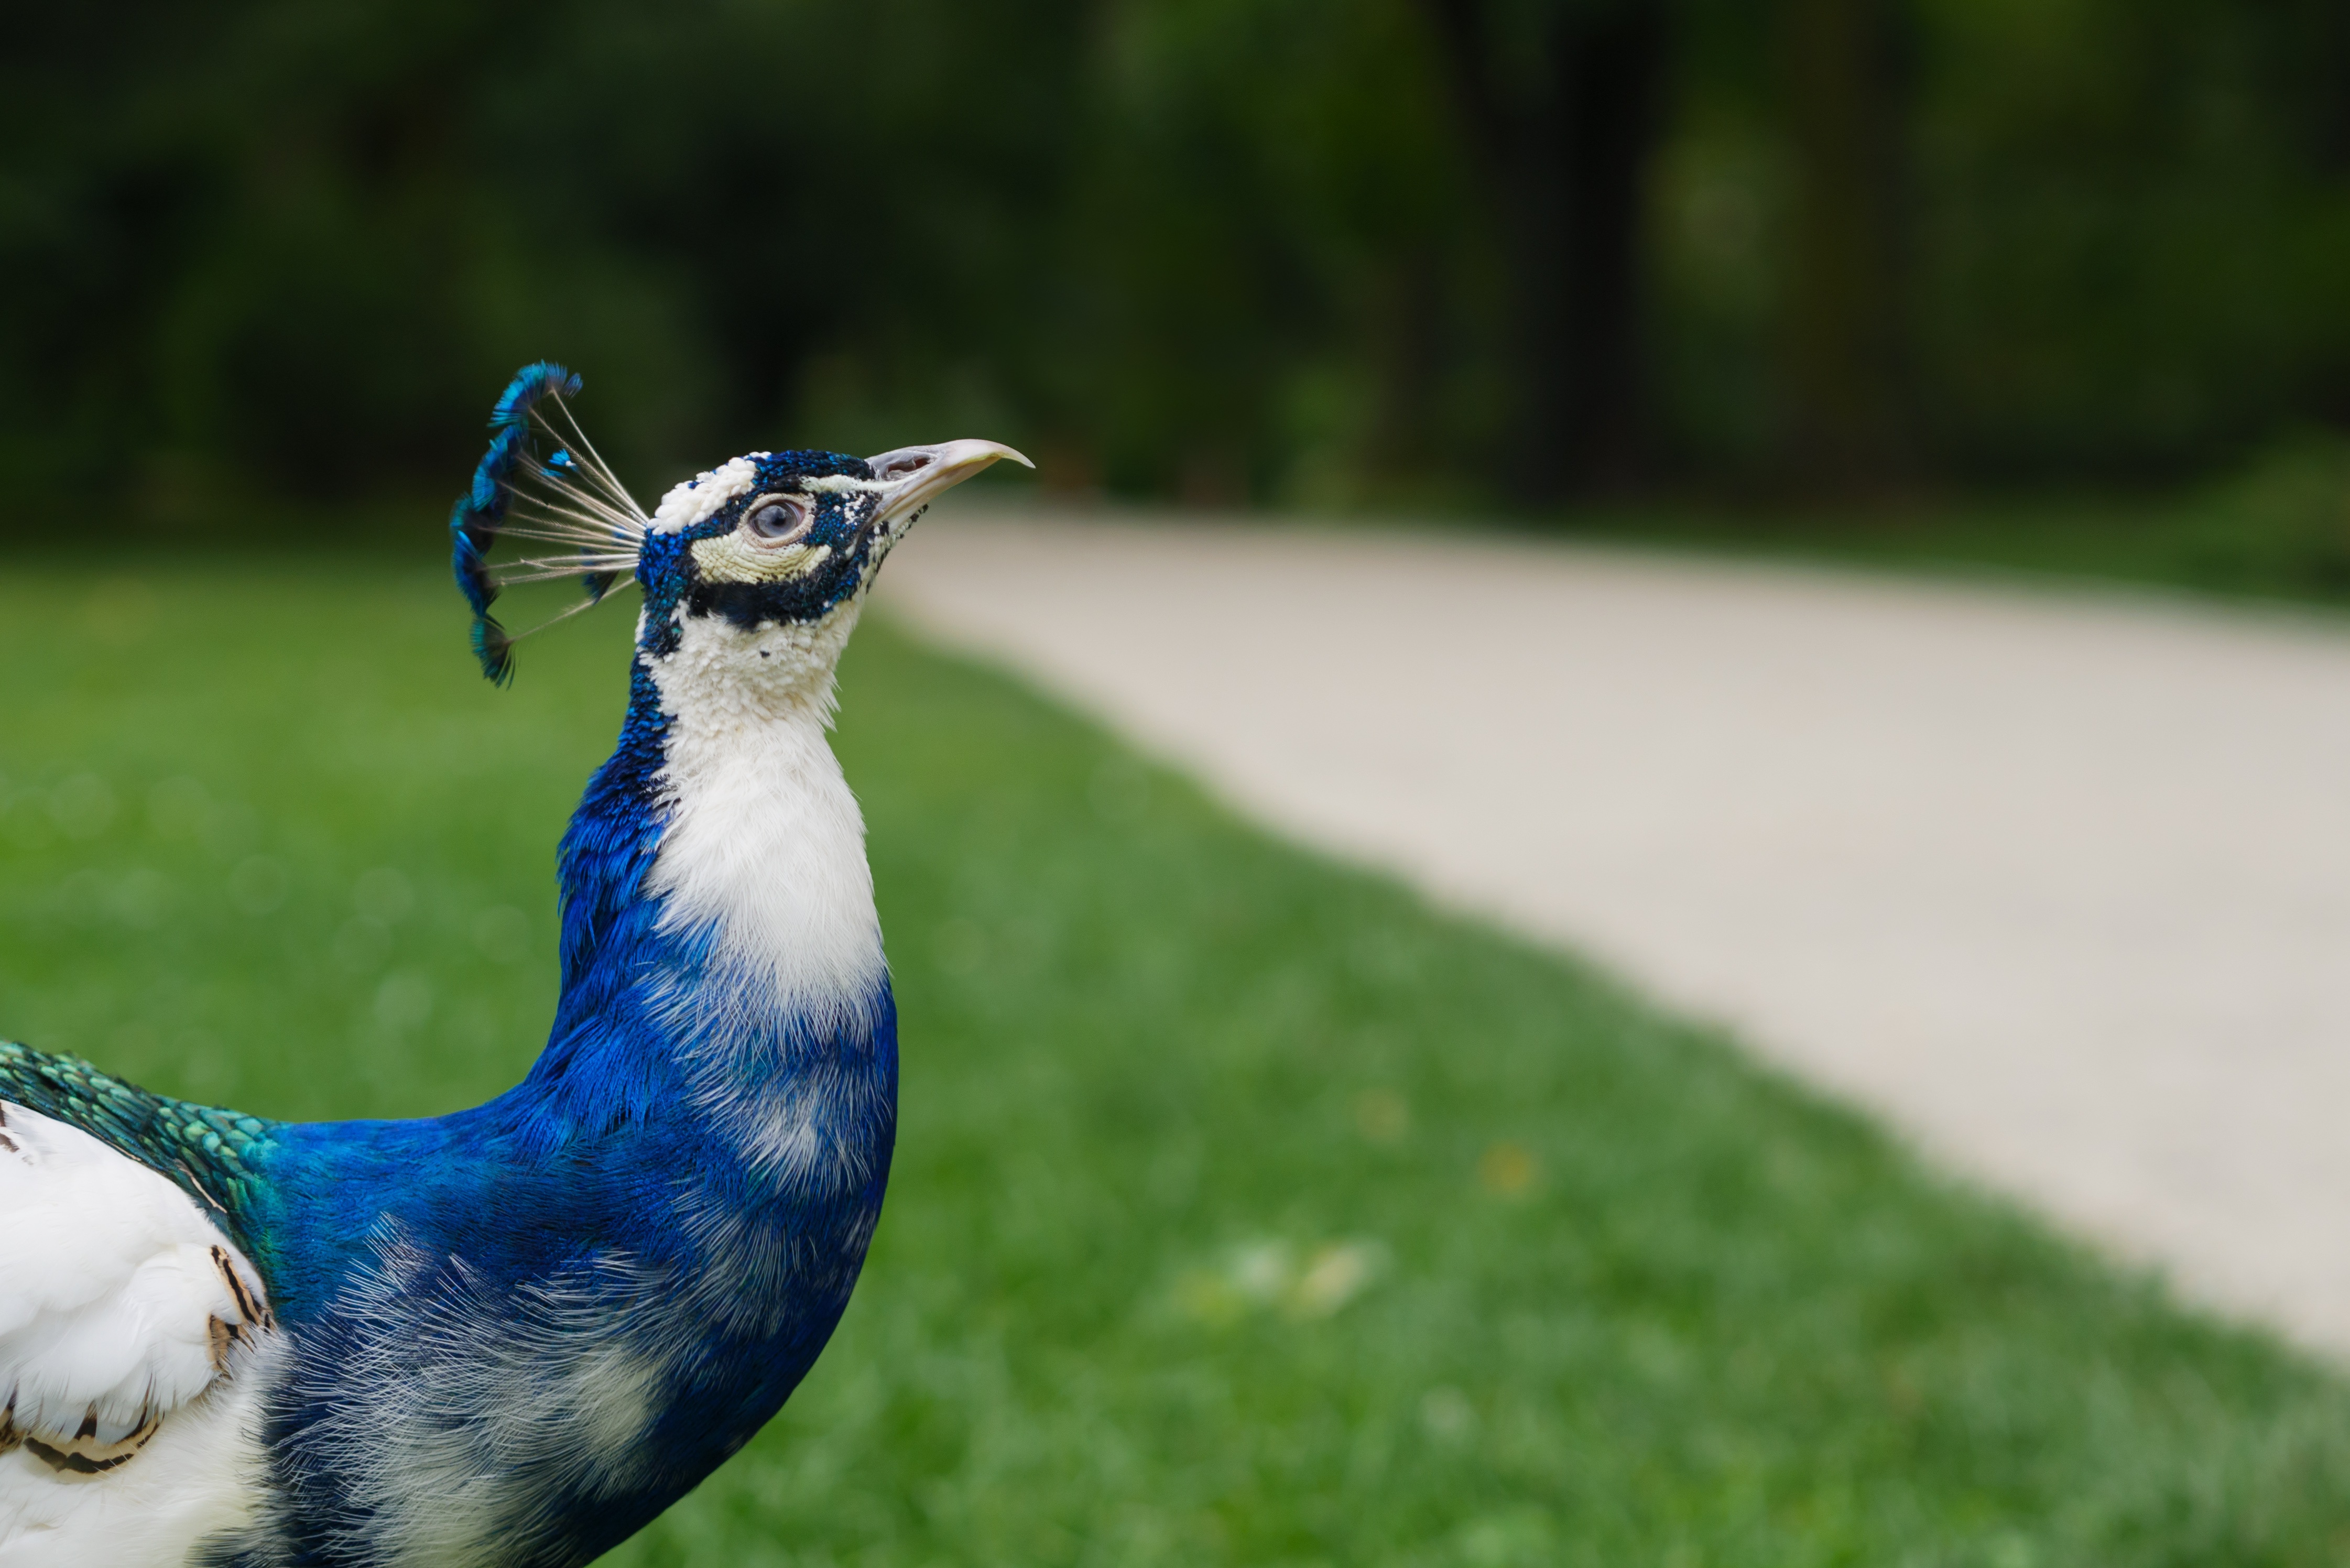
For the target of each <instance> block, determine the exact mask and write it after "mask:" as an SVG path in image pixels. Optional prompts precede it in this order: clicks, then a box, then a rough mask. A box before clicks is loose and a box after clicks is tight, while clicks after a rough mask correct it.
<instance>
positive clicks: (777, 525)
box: [751, 506, 795, 539]
mask: <svg viewBox="0 0 2350 1568" xmlns="http://www.w3.org/2000/svg"><path fill="white" fill-rule="evenodd" d="M794 521H795V520H794V518H793V516H792V509H791V508H790V507H788V506H762V507H760V508H759V509H758V510H757V511H756V512H754V513H752V514H751V531H752V532H753V533H754V534H760V535H765V536H766V537H767V538H770V539H773V538H775V537H777V536H778V535H785V534H788V533H790V532H791V531H792V528H793V525H794Z"/></svg>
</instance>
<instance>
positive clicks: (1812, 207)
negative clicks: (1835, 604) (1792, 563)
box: [1780, 0, 1915, 490]
mask: <svg viewBox="0 0 2350 1568" xmlns="http://www.w3.org/2000/svg"><path fill="white" fill-rule="evenodd" d="M1780 16H1781V20H1780V26H1781V29H1782V33H1783V44H1782V47H1783V50H1784V51H1785V57H1786V69H1787V87H1786V92H1787V104H1788V114H1787V119H1788V125H1789V130H1790V131H1791V133H1792V134H1791V137H1790V140H1791V141H1792V142H1793V144H1794V152H1795V165H1796V182H1795V200H1794V221H1793V223H1791V225H1790V242H1791V244H1790V250H1791V254H1790V256H1789V264H1788V286H1787V305H1786V316H1787V319H1786V333H1787V340H1788V353H1789V364H1788V389H1789V394H1790V400H1791V402H1792V403H1793V405H1794V452H1792V453H1791V456H1792V457H1793V458H1794V462H1795V463H1796V465H1797V467H1798V468H1799V470H1800V471H1801V472H1803V473H1804V474H1805V475H1807V476H1809V478H1810V480H1811V482H1812V483H1813V484H1814V486H1819V487H1825V488H1831V489H1835V490H1854V489H1860V490H1866V489H1870V488H1873V487H1876V486H1878V485H1882V484H1884V483H1887V482H1888V481H1891V480H1893V479H1895V478H1896V477H1897V476H1898V475H1899V474H1900V473H1901V472H1903V471H1904V470H1906V469H1907V468H1908V465H1909V463H1910V462H1911V460H1912V459H1913V458H1914V456H1915V453H1914V452H1913V450H1912V444H1911V429H1910V427H1911V418H1910V399H1909V392H1908V362H1907V359H1908V356H1907V353H1906V333H1907V327H1908V321H1907V318H1906V306H1907V300H1906V298H1905V290H1904V286H1903V271H1904V264H1905V261H1906V254H1905V253H1906V248H1907V247H1906V241H1907V235H1906V234H1905V228H1906V223H1905V220H1906V218H1907V216H1908V213H1907V200H1906V199H1907V195H1908V192H1907V177H1906V176H1907V169H1906V162H1907V130H1908V127H1907V114H1906V99H1907V97H1908V90H1907V89H1908V83H1907V81H1906V79H1905V78H1906V75H1907V72H1906V68H1905V63H1904V62H1903V60H1902V59H1901V58H1900V51H1899V49H1898V46H1897V42H1896V29H1897V27H1898V18H1897V16H1896V15H1895V12H1894V6H1893V4H1892V0H1780Z"/></svg>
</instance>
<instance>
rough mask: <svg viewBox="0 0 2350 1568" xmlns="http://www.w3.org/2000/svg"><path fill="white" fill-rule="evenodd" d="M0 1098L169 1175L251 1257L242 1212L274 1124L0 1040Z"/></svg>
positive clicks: (248, 1207) (254, 1190)
mask: <svg viewBox="0 0 2350 1568" xmlns="http://www.w3.org/2000/svg"><path fill="white" fill-rule="evenodd" d="M0 1100H5V1101H7V1102H9V1103H11V1104H13V1105H19V1106H24V1107H25V1108H26V1109H27V1110H30V1111H35V1112H37V1113H39V1114H40V1115H42V1116H47V1117H49V1118H50V1119H51V1120H53V1121H60V1122H64V1123H65V1124H66V1125H67V1126H68V1127H78V1128H80V1129H81V1130H82V1131H83V1132H86V1133H88V1134H89V1135H90V1136H91V1137H95V1138H97V1139H98V1140H99V1142H101V1143H103V1144H105V1145H107V1146H108V1147H110V1148H112V1149H114V1150H115V1151H116V1152H117V1153H119V1154H122V1155H124V1156H127V1157H128V1158H131V1159H135V1160H137V1161H138V1162H139V1163H140V1164H141V1165H143V1166H146V1167H147V1168H149V1169H151V1170H153V1171H154V1172H156V1173H157V1174H158V1175H160V1176H162V1177H164V1178H166V1179H169V1180H170V1181H171V1182H172V1184H173V1185H174V1186H176V1187H178V1188H179V1189H180V1190H181V1191H182V1192H184V1193H186V1194H187V1195H188V1196H189V1197H190V1198H192V1199H194V1200H195V1203H196V1206H197V1207H198V1208H199V1209H202V1210H203V1211H204V1212H205V1213H206V1214H207V1215H209V1216H210V1217H211V1218H212V1220H213V1222H214V1223H215V1224H217V1225H219V1226H220V1227H221V1228H222V1229H223V1230H224V1231H227V1232H228V1234H229V1236H230V1238H231V1239H232V1240H233V1241H235V1242H236V1244H237V1245H238V1246H239V1247H241V1248H243V1249H244V1252H245V1255H246V1256H248V1257H253V1256H255V1248H254V1245H253V1240H252V1238H251V1237H250V1236H248V1235H247V1234H246V1233H245V1227H244V1223H243V1221H244V1216H245V1215H246V1214H248V1213H250V1212H251V1211H252V1209H253V1201H254V1199H255V1198H256V1197H257V1196H258V1193H259V1187H260V1178H259V1176H258V1174H257V1173H256V1172H255V1170H254V1168H253V1166H252V1164H251V1161H252V1160H253V1158H254V1157H255V1156H256V1155H257V1154H258V1153H259V1152H260V1151H261V1149H262V1148H263V1147H265V1146H266V1145H267V1144H268V1143H269V1142H270V1141H271V1137H272V1135H273V1134H274V1133H275V1132H276V1126H277V1124H276V1123H274V1122H266V1121H263V1120H262V1119H261V1118H260V1117H258V1116H240V1115H238V1114H237V1113H236V1112H234V1111H223V1110H215V1109H213V1107H212V1106H198V1105H191V1104H190V1103H188V1102H187V1101H185V1100H174V1099H171V1098H169V1097H167V1096H162V1095H153V1094H150V1093H148V1092H147V1091H146V1090H144V1089H142V1088H140V1087H139V1086H137V1085H133V1084H126V1083H124V1082H123V1081H122V1080H121V1079H120V1078H115V1077H110V1076H109V1075H106V1074H104V1073H101V1072H99V1070H98V1069H97V1068H96V1067H93V1066H91V1065H90V1064H88V1063H87V1062H85V1061H83V1060H82V1059H81V1058H80V1057H78V1056H61V1055H55V1054H50V1053H48V1052H46V1051H36V1050H33V1049H32V1048H31V1047H30V1046H26V1045H19V1044H16V1042H15V1041H13V1040H0Z"/></svg>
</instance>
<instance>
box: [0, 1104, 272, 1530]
mask: <svg viewBox="0 0 2350 1568" xmlns="http://www.w3.org/2000/svg"><path fill="white" fill-rule="evenodd" d="M270 1326H271V1325H270V1322H269V1314H268V1308H267V1306H266V1304H265V1298H264V1297H263V1295H262V1293H261V1290H260V1287H259V1278H258V1275H257V1274H256V1273H255V1271H254V1269H253V1267H252V1266H251V1264H250V1263H248V1262H246V1261H245V1259H244V1257H243V1256H242V1255H241V1254H239V1253H238V1252H237V1251H236V1249H235V1248H234V1246H233V1245H231V1243H230V1242H229V1241H228V1239H227V1238H226V1237H225V1236H224V1235H223V1234H222V1233H221V1231H219V1229H218V1228H217V1227H216V1226H214V1225H213V1223H212V1221H211V1220H209V1219H207V1218H206V1217H205V1215H204V1214H203V1211H202V1210H199V1209H198V1208H197V1207H196V1205H195V1204H194V1203H193V1202H192V1201H191V1200H190V1199H189V1198H188V1197H187V1195H186V1194H185V1193H183V1192H182V1191H181V1190H180V1189H178V1188H176V1187H174V1186H173V1185H172V1183H171V1182H169V1181H167V1180H165V1179H163V1178H162V1177H161V1176H158V1175H157V1174H156V1173H155V1172H153V1171H151V1170H150V1169H148V1168H146V1167H144V1166H142V1165H140V1164H139V1163H138V1162H137V1161H135V1160H132V1159H129V1158H125V1157H124V1156H122V1155H120V1154H118V1153H116V1152H115V1151H114V1150H113V1149H111V1148H109V1147H107V1146H106V1145H105V1144H103V1143H101V1142H99V1140H98V1139H97V1138H95V1137H91V1136H89V1135H88V1133H85V1132H82V1131H80V1130H78V1128H75V1127H68V1126H67V1125H66V1124H64V1123H62V1122H58V1121H54V1120H51V1119H50V1118H48V1117H46V1116H38V1115H36V1114H35V1113H33V1112H31V1111H27V1110H25V1109H23V1108H21V1107H19V1106H14V1105H7V1104H0V1565H11V1568H12V1565H13V1564H15V1563H18V1562H20V1561H21V1562H26V1563H30V1562H33V1561H36V1560H37V1561H40V1562H43V1563H48V1562H58V1563H96V1562H101V1561H113V1560H115V1552H113V1551H112V1550H108V1549H107V1548H106V1546H105V1545H102V1544H101V1539H100V1536H101V1534H102V1536H103V1537H104V1538H106V1540H107V1542H108V1544H110V1545H111V1546H115V1547H120V1546H127V1545H129V1544H130V1542H132V1541H133V1540H140V1539H143V1540H145V1541H147V1542H150V1545H151V1547H152V1546H161V1545H162V1544H163V1543H164V1542H165V1541H176V1540H180V1539H185V1531H186V1530H187V1529H190V1528H194V1527H197V1526H205V1527H210V1526H211V1524H212V1523H213V1522H225V1521H227V1519H228V1518H229V1517H230V1516H231V1515H233V1514H234V1513H238V1512H241V1511H243V1505H244V1501H245V1500H244V1498H243V1496H242V1495H239V1496H236V1497H228V1496H212V1495H209V1494H211V1493H213V1492H218V1491H220V1490H222V1489H223V1488H224V1487H231V1486H233V1487H234V1488H235V1489H236V1490H238V1491H239V1492H240V1493H241V1492H242V1490H243V1480H242V1478H241V1477H238V1476H237V1475H236V1472H237V1471H238V1470H239V1469H241V1468H242V1467H241V1465H239V1464H236V1463H232V1462H230V1461H231V1459H232V1457H233V1456H229V1455H226V1454H223V1455H218V1456H212V1457H200V1456H198V1455H196V1454H193V1453H191V1452H189V1451H188V1449H189V1445H190V1443H191V1442H192V1441H193V1440H195V1439H196V1438H198V1436H199V1434H200V1433H202V1434H203V1435H204V1437H205V1439H206V1445H207V1447H210V1448H223V1447H229V1448H238V1449H242V1448H244V1446H245V1441H246V1434H244V1433H242V1432H241V1431H239V1430H237V1429H236V1428H241V1427H242V1426H244V1424H245V1423H244V1421H243V1420H242V1419H241V1418H240V1419H235V1420H231V1419H229V1417H230V1416H231V1414H232V1411H231V1408H230V1407H232V1406H241V1405H243V1404H244V1403H246V1401H244V1400H241V1399H237V1398H234V1397H232V1396H231V1395H230V1394H229V1392H228V1391H227V1390H226V1389H225V1388H224V1385H226V1384H228V1383H229V1382H231V1381H232V1380H233V1379H234V1376H235V1375H236V1374H237V1373H238V1372H239V1371H240V1370H242V1369H243V1367H244V1366H245V1365H246V1364H247V1363H248V1362H249V1361H250V1360H251V1358H252V1356H253V1355H254V1354H255V1352H256V1351H257V1350H259V1349H261V1348H262V1341H263V1340H265V1338H271V1337H274V1335H271V1334H269V1333H268V1330H269V1328H270ZM239 1392H242V1391H241V1390H240V1391H239ZM224 1423H225V1425H226V1428H227V1429H224ZM159 1487H161V1489H162V1490H161V1493H160V1494H159V1492H158V1488H159ZM159 1534H160V1536H161V1538H162V1539H161V1540H158V1539H157V1536H158V1535H159ZM85 1548H88V1549H89V1550H85ZM155 1560H157V1561H168V1560H169V1559H155Z"/></svg>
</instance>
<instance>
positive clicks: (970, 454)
mask: <svg viewBox="0 0 2350 1568" xmlns="http://www.w3.org/2000/svg"><path fill="white" fill-rule="evenodd" d="M1006 457H1008V458H1010V459H1011V460H1012V461H1013V462H1016V463H1018V464H1019V465H1020V466H1021V467H1023V468H1034V467H1035V466H1036V465H1035V463H1033V462H1029V461H1028V460H1027V459H1026V458H1024V457H1023V456H1021V455H1020V454H1019V453H1018V452H1014V451H1013V450H1012V449H1011V448H1010V447H1008V446H1005V445H1004V444H1003V442H1001V441H943V442H941V444H939V445H937V446H901V447H899V448H898V449H897V450H896V451H895V452H882V453H881V454H880V455H879V456H877V457H868V458H867V459H866V460H865V461H866V462H868V463H870V464H872V467H873V477H874V478H876V479H879V480H885V481H887V482H889V489H888V490H886V491H884V492H883V493H882V496H881V504H880V506H879V509H878V510H876V511H875V513H874V514H873V520H874V522H875V523H876V524H889V523H894V522H897V521H899V519H902V518H904V517H906V516H907V515H908V514H910V513H913V512H915V511H917V510H919V509H920V508H921V507H924V506H927V505H929V504H931V502H933V501H935V500H937V499H938V498H939V497H940V496H941V495H942V494H944V493H946V492H947V491H950V490H952V489H953V488H954V487H955V486H956V485H958V484H961V483H962V482H963V481H964V480H966V479H969V478H970V477H971V476H972V474H974V473H977V472H979V471H980V470H982V469H983V468H986V467H987V466H989V465H990V464H992V463H993V462H995V461H996V460H997V459H998V458H1006Z"/></svg>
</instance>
